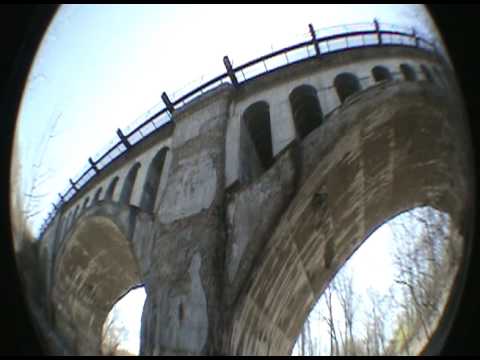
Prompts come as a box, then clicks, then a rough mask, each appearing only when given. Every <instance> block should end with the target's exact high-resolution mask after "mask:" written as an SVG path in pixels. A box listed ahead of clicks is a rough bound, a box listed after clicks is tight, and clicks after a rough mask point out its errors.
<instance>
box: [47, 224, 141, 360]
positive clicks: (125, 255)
mask: <svg viewBox="0 0 480 360" xmlns="http://www.w3.org/2000/svg"><path fill="white" fill-rule="evenodd" d="M65 241H66V248H65V249H64V251H63V252H62V253H61V258H60V259H58V262H57V267H56V268H55V275H54V279H55V280H54V284H53V297H54V301H53V302H54V304H55V307H56V308H55V326H56V328H57V329H60V330H61V331H60V332H59V333H62V334H65V337H66V339H65V340H66V341H67V343H69V344H70V346H71V347H72V351H73V352H74V353H78V354H98V353H99V351H100V342H101V337H102V326H103V323H104V321H105V319H106V317H107V315H108V312H109V311H110V310H111V308H112V306H113V305H114V304H115V303H116V301H117V300H118V299H119V298H120V297H121V296H123V295H124V294H125V293H126V292H127V291H128V290H129V289H131V288H132V287H134V286H135V285H138V284H139V283H140V282H141V279H140V275H139V269H138V265H137V261H136V259H135V257H134V254H133V251H132V248H131V245H130V243H129V241H128V239H127V238H126V237H125V235H124V234H123V233H122V232H121V230H120V229H119V228H118V227H117V225H115V224H114V223H113V222H112V221H111V220H110V219H108V218H107V217H104V216H91V217H87V218H83V219H81V220H80V221H79V223H78V224H77V225H76V227H75V229H73V231H72V232H71V235H70V236H69V238H68V239H65Z"/></svg>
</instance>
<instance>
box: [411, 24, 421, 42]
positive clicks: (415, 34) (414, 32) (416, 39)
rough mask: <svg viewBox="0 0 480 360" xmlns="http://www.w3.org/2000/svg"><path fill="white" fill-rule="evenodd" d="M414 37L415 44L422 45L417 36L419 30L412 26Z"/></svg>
mask: <svg viewBox="0 0 480 360" xmlns="http://www.w3.org/2000/svg"><path fill="white" fill-rule="evenodd" d="M412 37H413V38H414V40H415V46H416V47H419V46H420V39H419V38H418V36H417V32H416V31H415V28H412Z"/></svg>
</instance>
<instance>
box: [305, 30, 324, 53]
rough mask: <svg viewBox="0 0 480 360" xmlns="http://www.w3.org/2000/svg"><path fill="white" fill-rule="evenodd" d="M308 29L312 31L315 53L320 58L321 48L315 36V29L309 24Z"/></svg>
mask: <svg viewBox="0 0 480 360" xmlns="http://www.w3.org/2000/svg"><path fill="white" fill-rule="evenodd" d="M308 29H309V30H310V35H311V36H312V43H313V46H314V47H315V53H316V54H317V56H318V57H320V55H321V54H320V46H318V42H317V35H316V34H315V29H314V28H313V25H312V24H308Z"/></svg>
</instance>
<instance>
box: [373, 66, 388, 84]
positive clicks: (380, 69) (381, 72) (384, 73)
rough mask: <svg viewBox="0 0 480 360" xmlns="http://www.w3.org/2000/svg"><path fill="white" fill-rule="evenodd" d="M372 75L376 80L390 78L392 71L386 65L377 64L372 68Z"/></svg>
mask: <svg viewBox="0 0 480 360" xmlns="http://www.w3.org/2000/svg"><path fill="white" fill-rule="evenodd" d="M372 75H373V78H374V79H375V81H376V82H378V81H384V80H392V79H393V77H392V73H391V72H390V70H388V68H387V67H385V66H382V65H377V66H375V67H374V68H373V69H372Z"/></svg>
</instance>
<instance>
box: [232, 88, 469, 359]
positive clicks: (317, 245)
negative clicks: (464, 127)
mask: <svg viewBox="0 0 480 360" xmlns="http://www.w3.org/2000/svg"><path fill="white" fill-rule="evenodd" d="M408 85H411V84H406V83H405V82H400V83H399V84H398V85H397V86H399V87H407V86H408ZM419 91H423V90H420V86H419ZM417 96H418V93H417V92H415V91H412V93H411V94H409V95H408V96H405V98H403V99H402V101H401V102H398V103H393V102H390V101H388V100H385V101H382V97H381V96H378V99H377V100H378V102H377V105H376V107H375V108H370V109H368V111H363V112H362V111H358V115H357V116H358V118H353V119H351V121H352V123H351V124H350V125H349V126H350V127H349V133H348V134H339V136H338V138H336V139H335V145H334V146H332V147H331V148H329V149H328V153H325V154H323V156H322V157H317V158H319V160H318V161H317V162H315V163H313V162H312V163H308V165H311V166H314V168H313V171H311V172H310V173H309V174H308V175H307V177H306V178H305V179H304V180H301V186H300V188H299V190H298V191H297V193H296V195H295V197H294V198H293V200H292V201H291V203H290V205H289V206H288V208H287V209H286V211H285V212H284V214H283V215H282V217H281V219H280V220H279V222H278V225H277V227H276V228H275V229H274V230H273V231H272V233H271V236H270V238H269V240H268V243H267V244H266V246H265V248H264V249H265V250H264V251H263V252H262V254H261V255H260V257H261V259H262V260H261V262H259V264H258V265H257V266H256V268H255V269H253V270H252V273H251V276H250V278H249V279H248V280H246V283H247V284H248V285H247V288H246V289H245V292H244V294H242V299H241V306H239V307H238V310H236V313H235V314H234V316H233V325H232V335H231V340H230V343H229V345H228V346H229V351H231V352H232V353H234V354H256V355H258V354H265V355H266V354H269V355H286V354H289V353H291V351H292V349H293V347H294V344H295V340H296V338H297V337H298V334H299V333H300V332H301V329H302V326H303V322H304V320H305V318H306V317H307V315H308V313H309V311H310V310H311V308H312V307H313V305H314V303H315V301H316V300H317V299H318V298H319V296H320V295H321V294H322V293H323V292H324V291H325V289H326V288H327V286H328V284H329V282H330V281H331V279H332V278H333V276H334V275H335V274H336V273H337V271H338V270H339V269H340V268H341V267H342V266H343V264H344V263H345V262H346V261H347V260H348V259H349V258H350V257H351V255H352V254H353V253H354V252H355V250H356V249H358V247H359V246H360V245H361V244H362V243H363V241H364V240H365V239H366V238H367V236H368V235H369V234H370V233H371V232H372V231H373V230H375V229H376V227H378V226H379V225H380V224H382V223H384V222H385V221H386V220H388V219H390V218H391V217H393V216H395V215H397V214H400V213H403V212H405V211H407V210H409V209H413V208H416V207H422V206H430V207H432V208H435V209H436V210H438V211H441V212H443V213H446V214H448V215H449V216H450V219H451V224H452V225H451V226H452V229H455V231H458V233H459V236H462V237H463V236H465V234H466V231H468V229H469V227H470V226H471V215H470V212H469V208H470V206H472V203H471V198H470V194H471V191H472V187H473V183H472V182H471V180H472V174H471V173H470V172H468V170H466V169H468V167H467V166H466V165H467V164H468V162H469V158H468V156H466V153H461V152H452V151H451V149H452V148H453V146H454V145H453V144H454V143H455V142H456V141H460V139H461V136H462V133H461V132H457V130H458V129H457V130H453V133H451V134H452V136H451V137H447V136H446V134H448V132H449V129H450V130H452V127H451V125H450V124H451V119H449V117H448V112H447V111H443V109H442V110H440V111H435V109H436V108H437V107H438V106H439V105H438V100H435V99H434V98H433V97H432V98H429V97H428V96H426V97H425V99H424V100H425V101H424V102H423V103H422V107H417V106H415V105H413V102H412V103H410V102H409V101H410V100H411V99H416V98H417ZM410 97H411V98H410ZM358 106H363V105H358ZM362 109H364V108H362ZM387 109H388V113H389V114H390V115H389V116H388V117H384V118H382V119H381V122H380V121H378V118H375V117H373V116H370V113H369V111H370V112H372V113H375V112H376V111H378V112H379V113H382V114H386V113H387ZM413 139H415V140H413ZM310 156H312V158H313V157H314V156H313V155H310ZM464 248H468V246H467V247H464ZM461 266H462V269H463V266H464V262H463V261H462V264H461ZM377 270H378V269H377ZM461 273H462V271H459V272H458V274H461ZM459 276H460V275H458V276H457V279H458V278H459ZM457 279H456V280H457ZM456 280H455V283H456V284H457V283H458V282H457V281H456ZM455 286H457V285H455ZM451 309H453V310H451ZM451 311H455V306H454V305H453V306H450V305H448V310H447V312H448V314H451V313H452V312H451ZM447 317H448V316H447ZM447 317H443V318H442V322H443V319H446V318H447ZM444 324H446V325H445V326H447V327H448V326H449V325H448V324H447V323H444ZM444 328H445V327H444V326H443V325H442V329H444ZM441 336H443V335H438V336H437V334H434V337H435V338H436V339H438V338H439V337H441ZM435 341H436V340H435ZM429 346H430V344H429Z"/></svg>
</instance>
